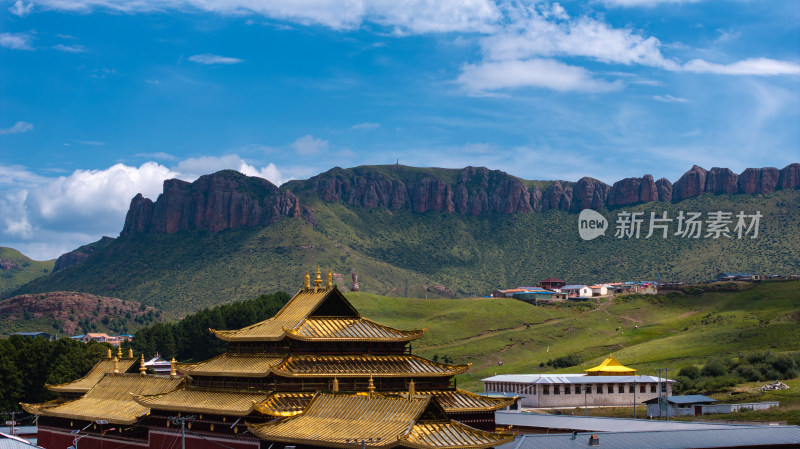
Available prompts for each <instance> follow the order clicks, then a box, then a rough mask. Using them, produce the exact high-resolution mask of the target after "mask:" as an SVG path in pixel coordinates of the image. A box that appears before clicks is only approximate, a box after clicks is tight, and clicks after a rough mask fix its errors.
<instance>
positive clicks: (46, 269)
mask: <svg viewBox="0 0 800 449" xmlns="http://www.w3.org/2000/svg"><path fill="white" fill-rule="evenodd" d="M0 261H6V262H10V263H11V264H9V266H8V269H3V268H0V295H2V294H3V293H5V292H8V291H11V290H14V289H15V288H17V287H19V286H21V285H24V284H26V283H28V282H30V281H32V280H34V279H36V278H38V277H41V276H45V275H47V274H48V273H51V272H52V271H53V266H54V265H55V263H56V261H55V259H54V260H44V261H38V260H33V259H31V258H29V257H27V256H25V255H24V254H22V253H20V252H19V251H17V250H15V249H12V248H6V247H2V246H0Z"/></svg>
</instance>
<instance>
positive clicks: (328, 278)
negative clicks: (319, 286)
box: [325, 270, 333, 290]
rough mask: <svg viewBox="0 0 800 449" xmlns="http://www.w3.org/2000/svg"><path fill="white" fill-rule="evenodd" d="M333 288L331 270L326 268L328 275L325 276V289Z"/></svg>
mask: <svg viewBox="0 0 800 449" xmlns="http://www.w3.org/2000/svg"><path fill="white" fill-rule="evenodd" d="M332 288H333V273H331V270H328V275H327V276H325V290H330V289H332Z"/></svg>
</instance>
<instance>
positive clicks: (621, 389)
mask: <svg viewBox="0 0 800 449" xmlns="http://www.w3.org/2000/svg"><path fill="white" fill-rule="evenodd" d="M618 387H619V390H617V391H618V392H620V393H625V384H619V385H618Z"/></svg>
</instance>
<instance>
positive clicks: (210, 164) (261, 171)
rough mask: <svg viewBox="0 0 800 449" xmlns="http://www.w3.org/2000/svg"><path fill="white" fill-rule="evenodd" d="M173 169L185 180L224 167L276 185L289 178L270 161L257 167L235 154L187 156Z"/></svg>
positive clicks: (191, 179)
mask: <svg viewBox="0 0 800 449" xmlns="http://www.w3.org/2000/svg"><path fill="white" fill-rule="evenodd" d="M174 169H175V170H176V171H177V172H178V175H177V176H176V177H178V178H180V179H183V180H185V181H194V180H195V179H197V178H199V177H200V176H202V175H205V174H208V173H214V172H218V171H220V170H226V169H229V170H236V171H238V172H240V173H243V174H245V175H247V176H258V177H260V178H264V179H266V180H268V181H270V182H271V183H273V184H275V185H277V186H280V185H281V184H283V183H284V182H286V181H288V180H289V179H290V178H286V177H284V176H283V175H282V174H281V173H280V171H279V170H278V168H277V167H276V166H275V164H272V163H270V164H267V165H266V166H263V167H260V168H257V167H255V166H253V165H250V164H248V163H247V162H245V161H244V160H243V159H242V158H241V157H239V156H238V155H235V154H229V155H226V156H203V157H197V158H189V159H185V160H182V161H180V162H179V163H178V164H177V165H176V166H175V168H174Z"/></svg>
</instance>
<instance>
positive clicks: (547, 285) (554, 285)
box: [539, 278, 567, 290]
mask: <svg viewBox="0 0 800 449" xmlns="http://www.w3.org/2000/svg"><path fill="white" fill-rule="evenodd" d="M565 285H567V283H566V281H564V280H563V279H559V278H547V279H545V280H543V281H542V282H540V283H539V286H540V287H542V288H544V289H547V290H555V289H559V288H561V287H563V286H565Z"/></svg>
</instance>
